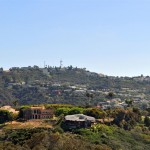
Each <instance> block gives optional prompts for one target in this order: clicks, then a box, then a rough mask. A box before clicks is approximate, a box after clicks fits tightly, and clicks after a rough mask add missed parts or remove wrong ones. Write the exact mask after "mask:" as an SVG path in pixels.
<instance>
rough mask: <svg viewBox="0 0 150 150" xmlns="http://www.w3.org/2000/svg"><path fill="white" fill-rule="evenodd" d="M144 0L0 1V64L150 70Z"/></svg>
mask: <svg viewBox="0 0 150 150" xmlns="http://www.w3.org/2000/svg"><path fill="white" fill-rule="evenodd" d="M149 14H150V1H148V0H132V1H131V0H72V1H70V0H63V1H62V0H21V1H20V0H11V1H10V0H0V20H1V23H0V33H1V34H0V52H1V58H0V67H3V68H4V69H8V68H11V67H14V66H19V67H21V66H33V65H38V66H40V67H42V66H43V63H44V61H46V64H47V65H50V66H59V61H60V59H62V60H63V64H64V66H69V65H72V66H74V67H76V66H77V67H79V68H84V67H85V68H87V70H90V71H92V72H97V73H102V74H105V75H110V76H130V77H132V76H139V75H141V74H143V75H144V76H147V75H150V70H149V64H150V59H149V56H150V37H149V35H150V28H149V26H150V20H149Z"/></svg>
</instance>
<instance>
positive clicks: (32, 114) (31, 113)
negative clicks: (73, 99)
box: [23, 106, 54, 120]
mask: <svg viewBox="0 0 150 150" xmlns="http://www.w3.org/2000/svg"><path fill="white" fill-rule="evenodd" d="M53 114H54V112H53V110H52V109H45V107H37V106H36V107H30V108H27V109H25V110H23V118H24V119H26V120H29V119H49V118H53Z"/></svg>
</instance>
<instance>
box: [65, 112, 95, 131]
mask: <svg viewBox="0 0 150 150" xmlns="http://www.w3.org/2000/svg"><path fill="white" fill-rule="evenodd" d="M95 122H96V120H95V118H94V117H90V116H86V115H83V114H75V115H67V116H65V124H66V125H67V126H68V128H70V129H75V128H86V127H91V125H92V124H94V123H95Z"/></svg>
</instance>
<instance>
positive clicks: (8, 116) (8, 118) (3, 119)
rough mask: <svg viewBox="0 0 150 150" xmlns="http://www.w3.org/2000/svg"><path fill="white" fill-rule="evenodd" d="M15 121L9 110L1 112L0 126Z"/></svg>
mask: <svg viewBox="0 0 150 150" xmlns="http://www.w3.org/2000/svg"><path fill="white" fill-rule="evenodd" d="M12 120H13V113H10V112H9V111H7V110H0V124H2V123H5V122H7V121H12Z"/></svg>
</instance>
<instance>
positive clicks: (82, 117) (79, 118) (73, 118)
mask: <svg viewBox="0 0 150 150" xmlns="http://www.w3.org/2000/svg"><path fill="white" fill-rule="evenodd" d="M65 120H66V121H86V120H88V121H91V122H95V118H94V117H90V116H86V115H83V114H75V115H67V116H65Z"/></svg>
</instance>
